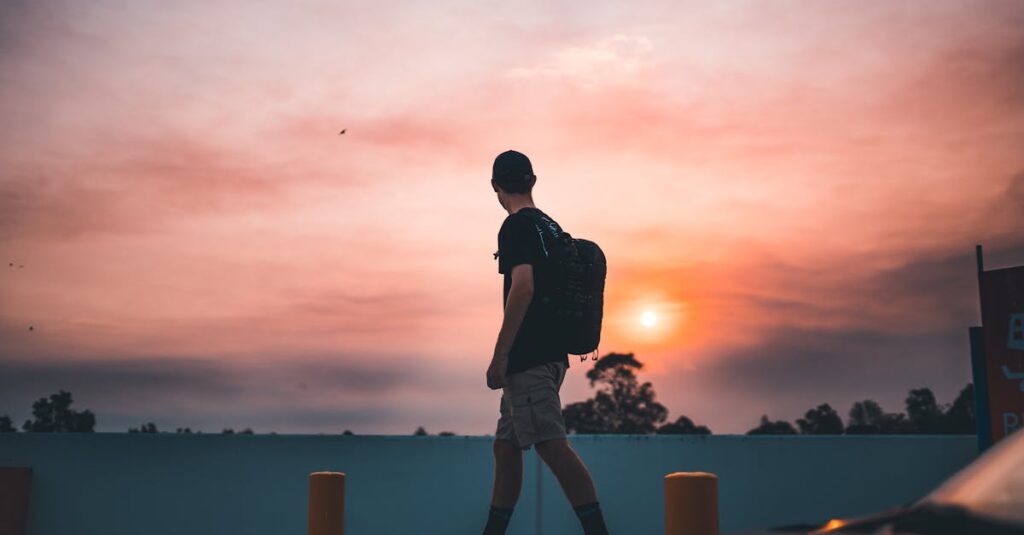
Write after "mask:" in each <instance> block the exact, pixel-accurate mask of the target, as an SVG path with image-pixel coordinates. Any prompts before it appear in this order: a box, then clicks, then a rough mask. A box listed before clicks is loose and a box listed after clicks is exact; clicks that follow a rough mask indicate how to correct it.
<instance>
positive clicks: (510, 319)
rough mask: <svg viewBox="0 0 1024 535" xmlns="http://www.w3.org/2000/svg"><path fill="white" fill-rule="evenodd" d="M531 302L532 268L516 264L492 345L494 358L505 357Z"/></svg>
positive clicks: (528, 265) (527, 265)
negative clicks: (499, 325) (496, 338)
mask: <svg viewBox="0 0 1024 535" xmlns="http://www.w3.org/2000/svg"><path fill="white" fill-rule="evenodd" d="M532 300H533V266H532V265H530V264H518V265H516V266H515V267H513V268H512V286H511V287H510V288H509V290H508V299H507V300H506V301H505V316H504V319H502V322H501V330H500V331H499V332H498V341H497V343H496V344H495V345H494V356H495V357H507V356H508V353H509V351H511V349H512V342H513V341H515V339H516V333H517V332H519V327H520V326H521V325H522V323H523V318H525V317H526V310H527V309H528V308H529V306H530V301H532Z"/></svg>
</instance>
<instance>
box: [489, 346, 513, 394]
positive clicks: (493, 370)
mask: <svg viewBox="0 0 1024 535" xmlns="http://www.w3.org/2000/svg"><path fill="white" fill-rule="evenodd" d="M507 367H508V355H502V354H495V355H494V358H492V359H491V365H490V366H488V368H487V388H490V389H491V390H497V389H499V388H502V387H504V386H505V369H506V368H507Z"/></svg>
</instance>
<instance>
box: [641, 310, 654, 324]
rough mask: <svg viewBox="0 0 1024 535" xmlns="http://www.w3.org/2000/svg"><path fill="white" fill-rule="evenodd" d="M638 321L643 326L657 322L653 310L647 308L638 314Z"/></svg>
mask: <svg viewBox="0 0 1024 535" xmlns="http://www.w3.org/2000/svg"><path fill="white" fill-rule="evenodd" d="M640 323H641V324H643V326H644V327H654V324H655V323H658V316H657V314H655V313H654V312H653V311H650V310H647V311H644V313H643V314H641V315H640Z"/></svg>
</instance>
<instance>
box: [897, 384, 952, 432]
mask: <svg viewBox="0 0 1024 535" xmlns="http://www.w3.org/2000/svg"><path fill="white" fill-rule="evenodd" d="M906 403H907V417H908V420H909V421H910V426H909V428H910V432H911V433H921V434H937V433H942V432H943V431H944V429H943V427H944V426H943V416H944V414H943V411H942V409H940V408H939V405H938V403H937V402H936V401H935V394H933V393H932V391H931V389H930V388H915V389H912V390H911V391H910V393H909V394H908V395H907V401H906Z"/></svg>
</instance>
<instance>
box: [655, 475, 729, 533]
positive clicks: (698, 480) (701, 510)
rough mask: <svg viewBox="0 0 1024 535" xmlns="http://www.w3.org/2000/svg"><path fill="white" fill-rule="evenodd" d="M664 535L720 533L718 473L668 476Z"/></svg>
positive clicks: (666, 480) (666, 478) (666, 477)
mask: <svg viewBox="0 0 1024 535" xmlns="http://www.w3.org/2000/svg"><path fill="white" fill-rule="evenodd" d="M665 535H718V476H716V475H715V474H711V473H708V472H673V473H671V474H669V475H667V476H665Z"/></svg>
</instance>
